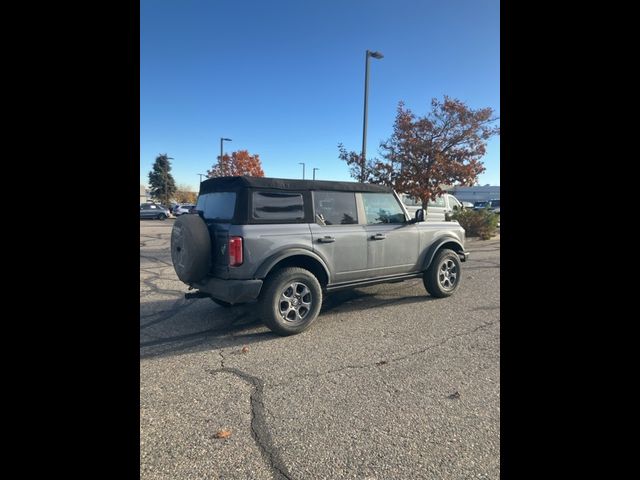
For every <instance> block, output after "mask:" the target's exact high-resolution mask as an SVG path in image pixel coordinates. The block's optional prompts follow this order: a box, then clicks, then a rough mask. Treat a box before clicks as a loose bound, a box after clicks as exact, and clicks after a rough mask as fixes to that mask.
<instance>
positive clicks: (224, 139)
mask: <svg viewBox="0 0 640 480" xmlns="http://www.w3.org/2000/svg"><path fill="white" fill-rule="evenodd" d="M230 141H231V139H230V138H222V137H220V165H222V142H230Z"/></svg>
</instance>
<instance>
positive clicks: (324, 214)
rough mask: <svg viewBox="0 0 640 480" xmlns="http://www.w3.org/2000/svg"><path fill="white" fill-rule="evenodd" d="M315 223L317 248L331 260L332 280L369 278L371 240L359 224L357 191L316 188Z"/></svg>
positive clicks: (323, 256) (328, 261)
mask: <svg viewBox="0 0 640 480" xmlns="http://www.w3.org/2000/svg"><path fill="white" fill-rule="evenodd" d="M312 198H313V207H314V218H315V223H311V224H310V229H311V236H312V239H313V249H314V251H316V252H317V253H318V254H319V255H320V256H321V257H322V258H323V259H324V261H325V262H326V263H327V266H328V267H329V270H330V273H331V283H341V282H348V281H353V280H359V279H362V278H366V277H367V276H368V275H367V241H366V232H365V226H364V225H361V224H359V218H358V208H357V204H356V194H355V193H354V192H336V191H315V192H313V194H312Z"/></svg>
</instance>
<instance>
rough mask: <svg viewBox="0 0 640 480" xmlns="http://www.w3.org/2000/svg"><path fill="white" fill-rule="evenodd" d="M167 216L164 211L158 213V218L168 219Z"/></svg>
mask: <svg viewBox="0 0 640 480" xmlns="http://www.w3.org/2000/svg"><path fill="white" fill-rule="evenodd" d="M166 219H167V216H166V215H165V214H164V213H161V214H160V215H158V220H166Z"/></svg>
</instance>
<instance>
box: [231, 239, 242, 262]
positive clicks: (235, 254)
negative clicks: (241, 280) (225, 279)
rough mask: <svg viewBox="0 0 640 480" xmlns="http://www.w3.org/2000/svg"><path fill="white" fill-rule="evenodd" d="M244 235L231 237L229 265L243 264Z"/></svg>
mask: <svg viewBox="0 0 640 480" xmlns="http://www.w3.org/2000/svg"><path fill="white" fill-rule="evenodd" d="M242 261H243V258H242V237H229V266H231V267H237V266H238V265H242Z"/></svg>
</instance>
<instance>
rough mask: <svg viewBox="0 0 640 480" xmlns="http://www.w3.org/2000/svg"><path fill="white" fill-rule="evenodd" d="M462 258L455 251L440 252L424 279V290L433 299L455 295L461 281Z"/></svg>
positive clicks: (444, 250) (443, 250)
mask: <svg viewBox="0 0 640 480" xmlns="http://www.w3.org/2000/svg"><path fill="white" fill-rule="evenodd" d="M461 273H462V272H461V269H460V258H459V257H458V254H457V253H456V252H454V251H453V250H449V249H447V248H445V249H442V250H440V251H439V252H438V253H437V254H436V256H435V258H434V259H433V261H432V262H431V265H429V268H428V269H427V271H426V272H424V275H423V277H422V281H423V283H424V288H426V289H427V292H429V293H430V294H431V295H432V296H433V297H438V298H443V297H449V296H451V295H453V293H454V292H455V291H456V290H457V289H458V286H459V285H460V279H461Z"/></svg>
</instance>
